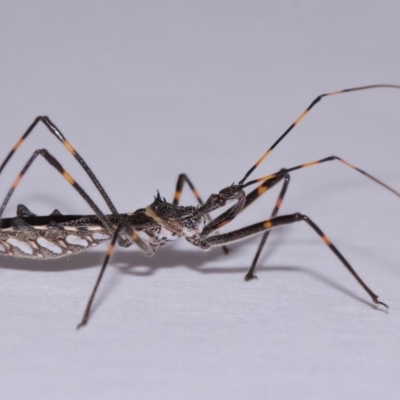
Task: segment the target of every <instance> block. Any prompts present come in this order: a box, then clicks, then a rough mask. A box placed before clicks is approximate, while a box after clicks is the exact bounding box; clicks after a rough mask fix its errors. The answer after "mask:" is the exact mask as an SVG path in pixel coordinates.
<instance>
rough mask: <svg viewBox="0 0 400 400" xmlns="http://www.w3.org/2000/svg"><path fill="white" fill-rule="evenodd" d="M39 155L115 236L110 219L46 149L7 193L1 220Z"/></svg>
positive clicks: (27, 166) (121, 239) (34, 157)
mask: <svg viewBox="0 0 400 400" xmlns="http://www.w3.org/2000/svg"><path fill="white" fill-rule="evenodd" d="M39 155H41V156H42V157H43V158H44V159H45V160H46V161H47V162H48V163H49V164H50V165H51V166H52V167H54V168H55V169H56V170H57V171H58V172H59V173H60V174H61V175H62V176H63V177H64V178H65V179H66V180H67V182H68V183H69V184H70V185H71V186H72V187H73V188H74V189H75V190H76V191H77V192H78V193H79V195H80V196H81V197H82V198H83V199H84V200H85V201H86V203H87V204H88V205H89V206H90V208H91V209H92V210H93V211H94V212H95V213H96V215H97V216H98V217H99V219H100V221H101V222H102V223H103V225H104V226H105V227H106V228H107V230H108V232H109V233H110V234H111V235H114V226H113V225H112V224H111V222H110V221H109V220H108V218H107V217H106V216H105V215H104V214H103V212H102V211H101V210H100V209H99V207H98V206H97V205H96V203H95V202H94V201H93V200H92V198H91V197H90V196H89V195H88V194H87V193H86V192H85V190H84V189H83V188H82V187H81V186H80V185H79V184H78V183H77V182H76V181H75V179H74V178H73V177H72V176H71V175H70V174H69V173H68V172H67V171H66V170H65V169H64V168H63V167H62V165H61V164H60V163H59V162H58V161H57V160H56V159H55V158H54V157H53V156H52V155H51V154H50V153H49V152H48V151H47V150H46V149H40V150H36V151H35V152H34V153H33V154H32V156H31V158H30V159H29V160H28V162H27V163H26V164H25V166H24V168H23V169H22V170H21V172H20V173H19V174H18V176H17V178H16V179H15V181H14V183H13V184H12V186H11V188H10V190H9V191H8V193H7V196H6V197H5V199H4V201H3V203H2V205H1V207H0V218H1V215H2V214H3V211H4V209H5V207H6V205H7V203H8V201H9V200H10V197H11V196H12V194H13V193H14V191H15V189H16V187H17V186H18V184H19V183H20V181H21V179H22V177H23V176H24V174H25V173H26V171H27V170H28V169H29V167H30V166H31V165H32V163H33V161H34V160H35V159H36V158H37V156H39ZM118 243H119V244H120V245H121V246H124V247H126V246H127V245H128V244H127V241H126V240H125V239H123V238H119V241H118Z"/></svg>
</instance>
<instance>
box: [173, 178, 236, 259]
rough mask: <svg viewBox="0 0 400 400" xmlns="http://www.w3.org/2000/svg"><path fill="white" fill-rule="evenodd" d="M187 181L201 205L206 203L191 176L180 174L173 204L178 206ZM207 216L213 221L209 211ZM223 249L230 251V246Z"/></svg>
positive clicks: (226, 251) (226, 252)
mask: <svg viewBox="0 0 400 400" xmlns="http://www.w3.org/2000/svg"><path fill="white" fill-rule="evenodd" d="M185 182H186V183H187V184H188V185H189V188H190V190H191V191H192V193H193V195H194V197H195V198H196V200H197V202H198V203H199V204H200V205H201V206H202V205H204V202H203V200H202V198H201V197H200V195H199V193H198V191H197V190H196V188H195V187H194V185H193V183H192V181H191V180H190V179H189V177H188V176H187V175H186V174H179V176H178V181H177V182H176V188H175V194H174V200H173V202H172V204H173V205H174V206H177V205H178V204H179V200H180V198H181V194H182V189H183V185H184V183H185ZM206 217H207V219H208V221H209V222H211V221H212V219H211V217H210V215H209V214H208V213H206ZM222 250H223V251H224V253H225V254H228V253H229V250H228V248H227V247H226V246H222Z"/></svg>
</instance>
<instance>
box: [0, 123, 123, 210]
mask: <svg viewBox="0 0 400 400" xmlns="http://www.w3.org/2000/svg"><path fill="white" fill-rule="evenodd" d="M39 122H42V123H43V124H44V125H45V126H46V127H47V129H48V130H49V131H50V133H52V134H53V135H54V136H55V137H56V138H57V139H58V140H59V141H60V142H61V143H62V144H63V145H64V147H65V148H66V149H67V150H68V151H69V153H71V154H72V156H73V157H74V158H75V159H76V160H77V161H78V162H79V164H80V165H81V166H82V168H83V169H84V171H85V172H86V173H87V175H88V176H89V178H90V180H91V181H92V182H93V184H94V185H95V186H96V188H97V190H98V191H99V193H100V194H101V196H102V197H103V199H104V201H105V202H106V203H107V206H108V208H109V209H110V210H111V212H112V213H113V214H118V211H117V209H116V208H115V206H114V204H113V203H112V201H111V199H110V197H109V196H108V194H107V193H106V191H105V190H104V188H103V186H102V185H101V183H100V182H99V180H98V179H97V178H96V176H95V175H94V173H93V171H92V170H91V169H90V168H89V166H88V165H87V164H86V162H85V161H84V160H83V158H82V157H81V156H80V155H79V153H78V152H77V151H76V150H75V149H74V147H72V145H71V143H69V142H68V140H67V139H66V138H65V137H64V135H63V134H62V133H61V131H60V130H59V129H58V128H57V127H56V126H55V125H54V124H53V122H51V121H50V119H49V117H46V116H38V117H36V118H35V120H34V121H33V122H32V124H31V125H30V126H29V128H28V129H27V130H26V132H25V133H24V134H23V135H22V137H21V138H20V139H19V140H18V142H17V143H16V144H15V145H14V147H13V148H12V149H11V151H10V152H9V154H8V155H7V157H6V158H5V160H4V161H3V163H2V164H1V165H0V174H1V172H2V171H3V169H4V167H5V166H6V165H7V163H8V161H9V160H10V159H11V157H12V156H13V155H14V153H15V152H16V151H17V150H18V148H19V147H20V146H21V144H22V143H23V142H24V141H25V139H26V138H27V137H28V136H29V134H30V133H31V132H32V131H33V129H34V128H35V127H36V125H37V124H38V123H39Z"/></svg>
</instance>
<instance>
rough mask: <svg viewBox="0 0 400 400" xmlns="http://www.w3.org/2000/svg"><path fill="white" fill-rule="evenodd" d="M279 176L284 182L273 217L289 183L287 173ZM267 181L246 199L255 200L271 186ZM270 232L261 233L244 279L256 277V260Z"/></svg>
mask: <svg viewBox="0 0 400 400" xmlns="http://www.w3.org/2000/svg"><path fill="white" fill-rule="evenodd" d="M281 178H284V182H283V186H282V189H281V191H280V193H279V196H278V198H277V200H276V203H275V207H274V209H273V211H272V213H271V218H274V217H275V216H276V215H277V214H278V211H279V209H280V207H281V204H282V200H283V198H284V197H285V194H286V190H287V188H288V185H289V182H290V175H289V174H287V173H286V174H285V175H281ZM269 182H270V181H266V182H264V183H263V184H262V185H260V186H259V187H258V188H257V189H255V190H254V191H253V192H251V193H249V194H248V195H247V196H246V199H247V198H249V199H253V198H254V200H255V199H257V198H258V197H259V196H261V195H262V194H264V192H265V191H266V190H267V189H269V188H270V187H271V186H267V185H268V183H269ZM275 183H277V182H274V184H275ZM264 188H265V189H264ZM254 200H251V201H250V202H249V203H248V202H247V201H246V204H245V206H244V208H246V207H247V206H248V205H249V204H251V203H252V202H253V201H254ZM244 208H243V209H244ZM270 232H271V231H266V232H265V233H264V234H263V236H262V238H261V241H260V244H259V245H258V249H257V252H256V255H255V256H254V258H253V262H252V263H251V267H250V269H249V271H248V272H247V274H246V276H245V277H244V279H245V280H246V281H249V280H251V279H254V278H257V276H255V275H254V270H255V269H256V265H257V261H258V259H259V257H260V254H261V251H262V249H263V248H264V246H265V243H266V241H267V239H268V235H269V233H270Z"/></svg>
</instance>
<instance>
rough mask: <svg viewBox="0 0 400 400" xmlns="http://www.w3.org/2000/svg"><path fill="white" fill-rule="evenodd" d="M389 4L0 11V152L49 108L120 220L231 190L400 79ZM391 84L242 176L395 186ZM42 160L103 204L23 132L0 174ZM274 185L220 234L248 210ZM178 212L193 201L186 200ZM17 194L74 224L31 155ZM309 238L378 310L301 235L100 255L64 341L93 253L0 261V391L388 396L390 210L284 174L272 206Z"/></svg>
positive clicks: (391, 201) (379, 200)
mask: <svg viewBox="0 0 400 400" xmlns="http://www.w3.org/2000/svg"><path fill="white" fill-rule="evenodd" d="M399 13H400V7H399V3H398V1H385V2H378V1H371V0H358V1H347V2H344V1H341V2H338V1H323V2H321V1H268V2H265V1H190V2H187V1H108V2H106V1H91V0H87V1H80V2H78V1H69V2H61V1H35V2H33V1H31V2H30V1H2V2H1V3H0V54H1V63H0V88H1V90H0V132H1V148H0V153H1V154H0V156H1V157H5V156H6V154H7V153H8V151H9V149H11V147H12V146H13V145H14V144H15V142H16V141H17V139H18V138H19V137H20V135H21V134H22V133H23V132H24V130H25V129H26V128H27V126H28V125H29V124H30V123H31V122H32V121H33V119H34V118H35V117H36V116H37V115H42V114H43V115H49V116H50V117H51V118H52V120H53V121H54V122H55V123H56V124H57V125H58V126H59V127H60V129H61V130H62V132H63V133H64V134H65V135H66V136H67V138H68V139H69V140H70V142H71V143H72V144H73V145H74V146H75V147H76V148H77V150H78V151H79V152H80V153H81V154H82V156H83V157H84V159H85V160H86V161H87V163H88V164H89V165H90V166H91V167H92V168H93V170H94V171H95V173H96V174H97V176H98V177H99V179H100V181H101V182H102V184H103V185H104V187H105V188H106V190H107V191H108V193H109V194H110V196H111V197H112V199H113V201H114V202H115V204H116V206H117V208H118V210H120V211H121V212H128V211H134V210H135V209H137V208H140V207H143V206H146V205H147V204H149V203H151V202H152V199H153V196H154V195H155V194H156V191H157V190H160V192H161V194H162V195H163V196H165V197H167V198H169V199H170V198H171V197H172V195H173V191H174V185H175V181H176V178H177V175H178V174H179V173H180V172H186V173H187V174H188V175H189V176H190V177H191V179H192V180H193V182H194V183H195V185H196V187H197V188H198V190H199V192H200V193H201V194H202V196H203V198H206V197H207V196H208V195H210V194H211V193H213V192H214V193H215V192H218V191H219V190H220V189H222V188H223V187H225V186H227V185H230V184H231V183H232V182H233V181H236V182H237V181H238V180H240V179H241V178H242V176H243V175H244V173H245V172H246V171H247V170H248V169H249V168H250V167H251V165H252V164H253V163H254V162H255V161H256V160H257V159H258V158H259V157H260V156H261V154H262V153H263V152H264V151H265V150H266V149H267V148H268V147H269V146H270V145H271V144H272V142H273V141H274V140H275V139H276V138H277V137H278V136H279V134H280V133H282V132H283V131H284V130H285V129H286V128H287V127H288V126H289V125H290V124H291V123H292V122H293V120H294V119H295V118H296V117H297V116H298V115H299V113H300V112H301V111H302V110H303V109H304V108H306V107H307V106H308V104H309V103H310V102H311V101H312V100H313V99H314V98H315V96H317V95H318V94H320V93H323V92H325V91H334V90H339V89H344V88H347V87H352V86H358V85H365V84H372V83H397V84H400V41H399V38H400V25H399V23H398V16H399ZM399 106H400V91H396V90H373V91H369V92H361V93H354V94H348V95H343V96H338V97H332V98H328V99H325V100H323V101H322V102H321V103H320V104H319V105H318V106H317V107H316V108H315V110H313V111H312V113H310V114H309V115H308V116H307V118H306V119H305V120H304V121H303V122H302V123H301V124H300V125H299V126H298V127H297V128H296V129H295V130H294V131H293V133H292V134H290V135H289V136H288V137H287V138H286V139H285V140H284V141H283V142H282V143H281V145H280V146H279V147H278V148H277V149H276V150H275V151H274V152H273V153H272V154H271V156H270V157H269V158H268V160H267V161H266V162H265V163H264V164H262V166H260V168H259V169H258V170H257V171H256V172H255V173H254V174H253V177H257V176H262V175H266V174H268V173H271V172H274V171H275V170H277V169H279V168H281V167H289V166H293V165H297V164H300V163H303V162H307V161H312V160H316V159H319V158H323V157H326V156H329V155H333V154H335V155H338V156H341V157H343V158H344V159H346V160H348V161H350V162H352V163H353V164H355V165H357V166H359V167H360V168H363V169H365V170H367V171H368V172H371V173H372V174H374V175H376V176H377V177H379V178H380V179H382V180H383V181H385V182H387V183H388V184H389V185H392V186H393V187H395V188H397V189H400V177H399V173H400V162H399V158H398V151H399V144H400V140H399V137H400V136H399V129H400V122H399V120H398V115H399ZM43 147H46V148H48V149H49V150H50V151H51V152H52V153H53V154H54V155H56V156H57V158H59V160H60V161H61V162H62V164H63V165H64V166H65V168H67V169H68V170H69V171H70V172H71V174H72V175H73V176H74V177H76V179H77V180H78V181H79V182H80V183H81V184H82V185H84V186H85V188H86V189H87V190H88V191H89V192H90V193H91V195H93V197H94V198H95V199H96V201H98V202H99V204H100V205H101V207H102V209H103V210H104V211H106V208H105V206H104V203H102V202H101V199H100V196H99V195H97V194H96V193H95V190H94V189H93V188H92V187H91V186H90V182H89V180H88V179H87V178H86V177H85V176H84V174H83V173H82V170H81V169H80V167H79V165H77V163H76V162H75V161H74V160H73V158H71V156H70V155H69V154H68V153H67V152H66V151H65V149H63V147H62V146H61V145H60V144H59V143H58V142H57V141H56V140H55V139H54V138H53V137H51V135H49V134H48V133H47V131H46V130H45V129H44V128H43V127H38V129H37V130H36V131H35V133H34V134H33V135H32V136H31V137H30V138H29V140H27V142H26V144H24V146H23V147H22V148H21V151H19V152H18V154H17V155H16V156H15V159H13V160H12V162H10V165H9V166H8V167H7V168H6V169H5V170H4V173H3V174H2V176H1V177H0V178H1V184H0V187H1V195H5V193H6V191H7V189H8V188H9V186H10V185H11V183H12V181H13V179H14V178H15V176H16V174H17V173H18V172H19V170H20V169H21V167H22V165H23V164H24V162H25V161H26V160H27V159H28V157H29V156H30V155H31V154H32V152H33V151H34V150H35V149H37V148H43ZM277 193H278V189H277V188H276V189H274V191H271V194H270V195H266V196H264V198H263V199H262V200H259V201H258V202H257V203H256V204H255V205H254V206H253V207H252V208H251V209H249V210H248V211H246V212H245V213H243V215H242V216H241V217H240V218H239V217H238V218H237V219H236V220H235V221H234V222H232V223H231V224H230V225H228V226H227V227H225V229H224V231H228V230H230V229H233V228H238V227H242V226H245V225H246V224H251V223H254V222H256V221H261V220H263V219H265V218H266V217H267V216H268V215H269V213H270V210H271V207H272V206H273V204H274V201H275V200H274V198H275V197H276V196H277ZM182 200H183V203H184V204H195V201H194V199H193V197H192V196H191V195H190V193H187V194H185V195H184V196H183V199H182ZM19 203H24V204H25V205H27V206H28V207H29V208H31V209H32V210H33V211H34V212H37V213H39V214H48V213H50V212H51V211H52V210H53V208H56V207H57V208H59V209H60V210H61V211H62V212H65V213H90V209H89V207H88V206H87V205H86V204H85V203H84V202H83V201H82V200H81V199H80V198H79V197H78V196H77V195H76V194H75V193H74V191H73V189H71V188H70V187H69V186H68V184H67V183H66V182H65V181H64V180H63V179H61V178H60V177H59V176H58V175H57V173H56V172H54V170H52V169H51V168H50V167H49V166H47V165H46V164H45V162H44V161H43V160H39V161H37V162H36V165H34V166H33V167H32V169H31V170H30V171H29V172H28V173H27V174H26V177H25V178H24V179H23V181H22V183H21V184H20V187H19V189H18V191H17V192H16V193H15V196H14V197H13V199H12V201H11V202H10V207H9V208H7V210H6V213H5V215H6V216H13V215H15V207H16V205H17V204H19ZM296 211H301V212H303V213H305V214H307V215H309V216H310V217H311V218H312V219H313V220H314V221H315V222H316V223H317V224H318V225H319V226H320V227H321V229H323V230H324V231H325V233H326V234H327V236H328V237H329V238H330V239H331V240H332V241H333V242H334V243H335V244H336V246H337V247H338V248H339V249H340V250H341V251H342V252H343V254H344V255H345V256H346V257H347V258H348V260H349V261H350V262H351V263H352V265H353V266H354V268H355V269H356V270H357V271H358V272H359V273H360V275H361V276H362V277H363V278H364V279H365V281H366V282H367V283H368V284H369V285H370V286H371V287H372V289H373V290H374V291H376V292H377V294H379V295H380V298H381V299H382V300H383V301H385V302H387V303H388V304H389V305H390V311H389V312H385V311H383V310H380V309H376V308H374V307H373V306H372V304H371V301H370V299H369V297H368V295H367V294H366V293H365V292H364V291H363V290H362V289H361V288H360V287H359V286H358V284H357V283H356V282H355V281H354V279H353V278H352V277H351V276H350V275H349V273H348V272H347V271H346V270H345V269H344V268H343V266H342V265H341V264H340V262H339V260H337V259H336V258H335V257H334V256H333V255H332V253H331V252H330V251H329V249H327V248H326V246H324V244H323V243H322V242H321V240H320V239H319V238H318V237H317V235H315V234H314V233H313V232H312V231H311V230H310V229H309V227H308V226H306V225H305V224H302V223H299V224H296V225H293V226H289V227H286V228H282V229H279V230H277V231H274V232H273V233H272V234H271V236H270V241H269V243H268V245H267V249H266V251H264V253H263V255H262V257H261V260H260V266H259V268H258V277H259V280H258V281H253V282H250V283H245V282H244V280H243V276H244V274H245V273H246V270H247V268H248V267H249V265H250V263H251V260H252V257H253V255H254V252H255V250H256V247H257V241H258V239H257V238H253V239H251V240H248V241H244V242H242V243H238V244H235V245H232V246H230V248H231V254H230V255H229V256H228V257H225V256H224V255H223V254H222V251H221V250H220V249H214V250H213V251H211V252H208V253H203V252H201V251H200V250H198V249H196V248H194V247H191V246H190V245H189V244H188V243H186V242H185V241H182V243H176V244H174V245H171V246H169V247H167V248H163V249H161V250H160V251H159V252H158V253H157V254H156V256H155V257H153V258H151V259H147V258H145V257H144V256H142V255H141V254H140V253H139V251H138V250H137V249H135V248H131V249H128V250H121V249H119V248H117V251H116V254H115V257H114V258H113V259H112V262H111V265H110V268H109V270H108V271H107V273H106V275H105V278H104V281H103V284H102V286H101V288H100V292H99V296H98V298H97V299H96V303H95V309H94V312H93V314H92V318H91V320H90V323H89V325H88V326H87V327H86V328H84V329H82V330H80V331H76V330H75V326H76V324H77V323H78V322H79V319H80V318H81V315H82V313H83V309H84V306H85V304H86V301H87V298H88V296H89V293H90V291H91V289H92V286H93V284H94V280H95V278H96V276H97V273H98V270H99V265H101V262H102V259H103V255H104V251H105V250H106V248H107V247H106V246H102V248H101V249H99V250H98V251H93V252H89V253H87V254H83V255H80V256H75V257H71V258H69V259H66V260H58V261H49V262H42V263H39V262H34V261H29V260H14V259H11V258H7V257H2V258H1V259H0V304H1V305H0V321H1V322H0V324H1V325H0V382H1V385H0V396H1V398H2V399H7V400H8V399H21V398H25V399H55V398H57V399H97V400H101V399H111V398H118V399H125V398H135V399H161V398H162V399H217V398H218V399H221V398H222V399H224V398H229V399H243V398H252V399H253V400H255V399H293V398H296V399H322V398H323V399H338V398H341V399H355V398H363V399H364V400H369V399H376V398H381V399H397V398H398V393H399V391H400V383H399V367H400V342H399V339H400V337H399V336H400V334H399V332H400V295H399V285H400V268H399V259H400V256H399V246H398V240H399V237H400V232H399V223H400V199H398V198H396V197H395V196H393V195H392V194H390V193H389V192H387V191H385V190H384V189H382V188H380V187H378V186H377V185H376V184H374V183H373V182H371V181H369V180H368V179H366V178H364V177H363V176H361V175H359V174H357V173H356V172H354V171H352V170H350V169H348V168H346V167H345V166H342V165H340V164H339V163H335V162H333V163H329V164H325V165H323V166H318V167H313V168H309V169H307V170H303V171H297V172H295V173H293V174H292V182H291V184H290V187H289V190H288V194H287V197H286V198H285V200H284V203H283V206H282V210H281V212H282V213H292V212H296Z"/></svg>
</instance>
